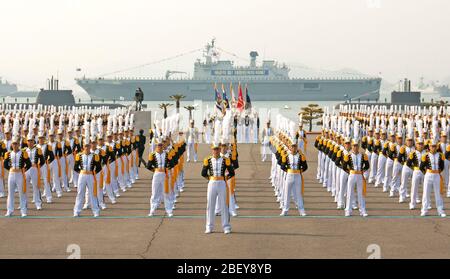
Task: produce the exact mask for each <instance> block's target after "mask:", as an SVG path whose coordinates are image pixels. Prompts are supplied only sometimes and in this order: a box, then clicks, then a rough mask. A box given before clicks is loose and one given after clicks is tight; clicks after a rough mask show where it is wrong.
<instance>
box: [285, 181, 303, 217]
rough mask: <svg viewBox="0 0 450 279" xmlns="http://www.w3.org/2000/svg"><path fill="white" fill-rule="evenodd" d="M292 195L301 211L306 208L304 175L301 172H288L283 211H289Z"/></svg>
mask: <svg viewBox="0 0 450 279" xmlns="http://www.w3.org/2000/svg"><path fill="white" fill-rule="evenodd" d="M291 197H292V198H293V199H294V201H295V203H296V204H297V207H298V210H299V212H301V211H303V210H305V208H304V205H303V196H302V177H301V175H300V174H296V173H288V174H287V175H286V181H285V186H284V192H283V211H284V212H288V211H289V208H290V204H291V203H290V201H291Z"/></svg>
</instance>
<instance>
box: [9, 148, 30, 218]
mask: <svg viewBox="0 0 450 279" xmlns="http://www.w3.org/2000/svg"><path fill="white" fill-rule="evenodd" d="M22 156H23V155H22V151H21V150H18V151H17V152H15V151H10V153H9V161H10V163H9V164H10V166H9V167H10V169H9V174H8V201H7V213H6V215H12V214H13V213H14V192H15V191H16V189H17V190H18V192H19V201H20V212H21V213H22V216H26V214H27V191H26V187H27V186H26V181H25V173H23V171H22V167H23V166H21V164H20V163H21V157H22ZM22 160H23V159H22ZM22 164H24V163H22Z"/></svg>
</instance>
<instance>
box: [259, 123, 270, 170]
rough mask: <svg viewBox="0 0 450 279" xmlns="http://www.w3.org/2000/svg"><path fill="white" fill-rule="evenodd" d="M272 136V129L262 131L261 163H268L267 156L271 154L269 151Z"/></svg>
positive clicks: (266, 128) (267, 128)
mask: <svg viewBox="0 0 450 279" xmlns="http://www.w3.org/2000/svg"><path fill="white" fill-rule="evenodd" d="M271 136H272V128H270V127H265V128H264V129H263V131H262V136H261V138H262V142H261V161H263V162H265V161H266V156H267V154H270V150H269V140H270V137H271Z"/></svg>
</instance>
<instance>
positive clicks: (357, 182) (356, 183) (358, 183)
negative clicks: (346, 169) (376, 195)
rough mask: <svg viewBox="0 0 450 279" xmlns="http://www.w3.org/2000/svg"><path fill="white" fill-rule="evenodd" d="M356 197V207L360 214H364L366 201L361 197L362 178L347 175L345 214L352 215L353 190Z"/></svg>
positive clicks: (356, 175) (359, 175)
mask: <svg viewBox="0 0 450 279" xmlns="http://www.w3.org/2000/svg"><path fill="white" fill-rule="evenodd" d="M355 187H356V192H357V195H358V207H359V212H360V214H364V213H366V199H365V197H364V195H363V177H362V175H361V174H349V176H348V183H347V205H346V207H345V212H346V213H347V214H352V200H353V196H354V193H355V191H354V189H355Z"/></svg>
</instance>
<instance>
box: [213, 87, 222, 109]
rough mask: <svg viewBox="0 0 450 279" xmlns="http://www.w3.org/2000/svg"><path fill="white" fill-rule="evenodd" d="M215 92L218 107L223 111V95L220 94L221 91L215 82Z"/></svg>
mask: <svg viewBox="0 0 450 279" xmlns="http://www.w3.org/2000/svg"><path fill="white" fill-rule="evenodd" d="M214 94H215V100H216V108H217V109H218V110H219V111H222V96H221V95H220V93H219V91H218V90H217V84H215V83H214Z"/></svg>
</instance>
